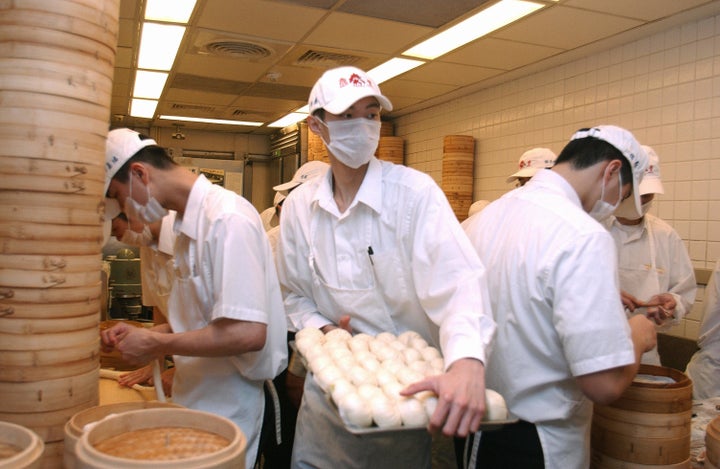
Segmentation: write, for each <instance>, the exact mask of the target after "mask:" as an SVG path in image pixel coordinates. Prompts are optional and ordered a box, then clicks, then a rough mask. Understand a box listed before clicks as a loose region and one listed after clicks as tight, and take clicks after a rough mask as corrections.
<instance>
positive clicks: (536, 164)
mask: <svg viewBox="0 0 720 469" xmlns="http://www.w3.org/2000/svg"><path fill="white" fill-rule="evenodd" d="M555 158H556V156H555V153H553V151H552V150H551V149H549V148H542V147H538V148H531V149H530V150H528V151H526V152H525V153H523V154H522V155H520V159H519V160H518V170H517V171H516V172H514V173H513V174H511V175H510V177H508V178H507V179H506V180H505V182H507V183H508V184H509V183H511V182H513V181H517V183H516V184H517V185H518V187H519V186H524V185H525V183H526V182H528V181H529V180H530V178H531V177H533V176H535V173H537V172H538V171H540V170H543V169H550V168H552V167H553V165H554V164H555Z"/></svg>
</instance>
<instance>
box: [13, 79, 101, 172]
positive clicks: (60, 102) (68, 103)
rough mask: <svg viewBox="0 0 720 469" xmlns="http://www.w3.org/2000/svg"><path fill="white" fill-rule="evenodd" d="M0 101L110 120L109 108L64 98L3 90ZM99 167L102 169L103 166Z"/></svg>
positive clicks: (15, 106) (14, 106)
mask: <svg viewBox="0 0 720 469" xmlns="http://www.w3.org/2000/svg"><path fill="white" fill-rule="evenodd" d="M0 100H2V103H3V106H8V107H12V108H21V109H28V110H30V109H40V110H51V111H57V112H63V113H67V114H73V115H79V116H85V117H91V118H93V119H100V120H102V119H104V120H107V118H108V116H107V108H104V107H102V106H99V105H98V104H97V103H89V102H87V101H81V100H79V99H73V98H66V97H64V96H55V95H51V94H40V93H31V92H29V91H9V90H2V91H0ZM98 166H99V165H98ZM99 167H100V168H102V166H99Z"/></svg>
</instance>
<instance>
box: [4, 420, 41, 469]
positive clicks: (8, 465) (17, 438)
mask: <svg viewBox="0 0 720 469" xmlns="http://www.w3.org/2000/svg"><path fill="white" fill-rule="evenodd" d="M44 449H45V444H44V443H43V441H42V440H41V439H40V437H39V436H38V435H36V434H35V433H34V432H33V431H32V430H29V429H27V428H25V427H22V426H20V425H16V424H14V423H9V422H0V469H30V468H38V467H41V466H40V458H41V456H42V454H43V450H44Z"/></svg>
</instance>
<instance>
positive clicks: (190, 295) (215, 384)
mask: <svg viewBox="0 0 720 469" xmlns="http://www.w3.org/2000/svg"><path fill="white" fill-rule="evenodd" d="M180 243H184V244H185V246H184V249H186V250H187V252H188V265H184V262H183V260H182V259H181V258H182V257H183V256H175V284H174V285H173V289H172V292H171V294H170V299H169V301H168V308H169V311H170V312H171V313H170V315H169V316H170V317H169V318H168V321H169V322H170V325H171V327H172V330H173V332H185V331H191V330H196V329H202V328H203V327H205V326H207V325H208V324H209V323H210V320H211V318H210V314H211V312H212V295H211V291H212V290H211V289H210V288H209V286H208V285H205V282H203V277H202V276H201V275H198V274H199V269H200V268H201V267H200V264H199V263H197V262H196V260H197V256H196V253H195V245H196V243H194V242H191V241H190V240H189V238H187V237H186V236H180V237H178V244H180ZM182 250H183V247H181V248H180V249H179V250H178V251H177V252H182ZM174 362H175V370H176V371H175V376H174V378H173V402H175V403H176V404H180V405H182V406H185V407H188V408H190V409H196V410H202V411H206V412H211V413H213V414H217V415H221V416H223V417H226V418H229V419H230V420H232V421H233V422H235V424H237V425H238V426H239V427H240V429H241V430H242V431H243V433H244V434H245V437H246V438H247V450H246V453H245V467H247V468H252V467H253V466H254V464H255V458H256V456H257V450H258V443H259V439H260V429H261V425H262V421H263V410H264V407H265V395H264V391H263V381H251V380H248V379H245V378H243V377H242V376H241V374H240V371H239V370H238V368H237V367H236V366H235V365H234V364H233V361H232V357H187V356H179V355H175V356H174Z"/></svg>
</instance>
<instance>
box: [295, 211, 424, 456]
mask: <svg viewBox="0 0 720 469" xmlns="http://www.w3.org/2000/svg"><path fill="white" fill-rule="evenodd" d="M316 230H317V217H315V216H313V217H312V218H311V221H310V239H309V251H310V254H309V256H308V263H309V265H310V270H311V272H312V284H313V286H312V290H313V299H314V301H315V304H316V305H317V307H318V310H319V311H338V312H344V311H347V312H350V311H353V312H355V313H356V315H353V317H352V320H351V321H350V326H351V327H353V326H354V327H356V328H357V330H358V331H361V332H365V333H370V334H377V333H378V332H382V331H387V332H393V333H396V330H395V326H394V323H393V320H392V317H391V314H390V312H389V311H388V310H387V307H386V305H385V302H384V301H383V300H382V296H381V293H379V291H378V290H377V289H376V288H375V284H376V275H379V274H381V272H379V271H377V269H381V268H382V266H381V265H378V264H380V263H379V262H375V261H372V260H371V258H370V255H369V254H366V255H367V257H368V268H367V275H368V276H369V278H368V287H367V288H358V289H344V288H336V287H333V286H330V285H328V283H327V282H326V281H325V280H324V279H323V277H322V273H321V272H319V270H318V268H317V264H316V262H315V252H316V250H315V245H314V239H315V233H316ZM364 231H365V233H364V238H365V241H366V243H364V244H363V245H362V246H360V247H359V248H363V251H365V250H367V247H368V246H372V244H371V231H372V218H371V217H369V218H368V220H367V225H366V229H365V230H364ZM364 311H367V312H370V313H371V314H372V317H358V316H357V312H364ZM343 314H344V313H343ZM430 450H431V439H430V435H429V433H428V432H427V431H426V430H424V429H423V430H408V431H398V432H388V433H377V434H366V435H355V434H352V433H350V432H349V431H347V430H346V429H345V425H344V424H343V422H342V420H340V417H339V416H338V413H337V410H336V408H335V407H334V405H333V404H332V403H331V402H330V399H329V397H328V396H327V395H326V394H325V393H324V391H323V390H322V389H321V388H320V386H318V384H317V383H316V381H315V379H314V377H313V375H312V373H308V375H307V377H306V379H305V390H304V393H303V398H302V403H301V405H300V411H299V413H298V418H297V425H296V428H295V443H294V445H293V457H292V467H293V468H343V469H351V468H364V469H367V468H372V469H384V468H387V469H399V468H413V469H415V468H417V469H422V468H429V467H430Z"/></svg>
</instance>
